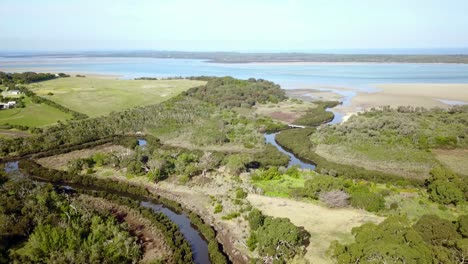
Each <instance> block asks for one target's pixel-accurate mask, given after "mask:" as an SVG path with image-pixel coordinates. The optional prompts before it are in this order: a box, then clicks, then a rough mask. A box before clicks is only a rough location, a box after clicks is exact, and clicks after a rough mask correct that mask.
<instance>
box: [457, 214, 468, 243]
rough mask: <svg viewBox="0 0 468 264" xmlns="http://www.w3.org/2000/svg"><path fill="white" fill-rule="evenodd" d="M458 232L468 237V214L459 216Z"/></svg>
mask: <svg viewBox="0 0 468 264" xmlns="http://www.w3.org/2000/svg"><path fill="white" fill-rule="evenodd" d="M458 232H460V234H461V235H462V236H463V237H467V238H468V215H461V216H460V217H458Z"/></svg>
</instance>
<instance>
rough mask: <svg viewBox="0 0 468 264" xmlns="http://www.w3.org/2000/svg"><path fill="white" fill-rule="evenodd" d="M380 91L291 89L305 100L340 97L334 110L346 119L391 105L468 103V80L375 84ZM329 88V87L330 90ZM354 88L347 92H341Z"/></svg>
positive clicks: (428, 105)
mask: <svg viewBox="0 0 468 264" xmlns="http://www.w3.org/2000/svg"><path fill="white" fill-rule="evenodd" d="M371 86H372V87H374V88H375V89H376V91H362V90H359V89H352V88H349V87H345V88H341V87H331V86H328V87H322V90H319V89H317V87H318V86H314V85H310V86H309V87H310V88H308V89H307V88H302V87H301V88H299V89H287V90H286V91H287V94H288V95H289V96H291V97H294V98H298V99H301V100H304V101H312V102H313V101H320V100H325V101H327V100H336V99H337V98H340V101H341V102H344V103H343V104H342V105H338V106H336V107H334V108H333V112H339V113H342V114H344V117H343V121H342V122H345V121H346V120H348V119H349V118H350V117H351V116H352V115H354V114H356V113H359V112H362V111H367V110H369V109H371V108H378V107H383V106H390V107H393V108H396V107H399V106H413V107H424V108H434V107H440V108H449V107H452V106H454V105H468V84H464V83H458V84H438V83H413V84H411V83H410V84H408V83H406V84H405V83H387V84H372V85H371ZM327 89H329V90H328V91H326V90H327ZM340 91H343V92H351V93H350V94H349V95H347V96H343V94H340V93H339V92H340Z"/></svg>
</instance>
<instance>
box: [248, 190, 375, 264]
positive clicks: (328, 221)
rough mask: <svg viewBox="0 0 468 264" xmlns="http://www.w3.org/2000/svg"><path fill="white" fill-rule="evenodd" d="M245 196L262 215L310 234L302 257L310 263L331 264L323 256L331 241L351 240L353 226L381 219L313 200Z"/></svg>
mask: <svg viewBox="0 0 468 264" xmlns="http://www.w3.org/2000/svg"><path fill="white" fill-rule="evenodd" d="M247 199H248V200H249V202H250V203H251V204H252V206H254V207H257V208H258V209H260V210H261V211H262V212H263V213H264V214H266V215H270V216H274V217H284V218H289V219H290V220H291V222H292V223H293V224H294V225H296V226H302V227H304V228H305V229H306V230H307V231H308V232H309V233H310V235H311V238H310V244H309V246H308V247H307V253H306V254H305V256H304V258H305V259H306V260H308V261H309V262H310V263H333V261H332V260H331V259H330V258H329V257H328V256H327V255H326V250H327V249H328V247H329V245H330V242H332V241H333V240H338V241H340V242H350V241H352V239H353V238H352V235H351V229H352V228H353V227H356V226H360V225H362V224H364V223H366V222H374V223H379V222H381V221H382V220H383V218H382V217H378V216H376V215H373V214H371V213H368V212H366V211H362V210H356V209H350V208H344V209H330V208H326V207H323V206H320V205H316V204H312V203H307V202H299V201H294V200H290V199H285V198H273V197H267V196H262V195H256V194H249V196H248V197H247Z"/></svg>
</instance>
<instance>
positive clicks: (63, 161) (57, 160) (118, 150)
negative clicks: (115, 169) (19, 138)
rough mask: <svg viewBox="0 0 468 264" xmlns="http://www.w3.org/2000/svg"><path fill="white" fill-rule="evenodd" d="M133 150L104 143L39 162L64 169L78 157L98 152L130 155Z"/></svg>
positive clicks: (48, 166)
mask: <svg viewBox="0 0 468 264" xmlns="http://www.w3.org/2000/svg"><path fill="white" fill-rule="evenodd" d="M132 152H133V151H132V150H129V149H127V148H124V147H122V146H119V145H112V144H104V145H101V146H97V147H95V148H92V149H82V150H76V151H72V152H68V153H65V154H60V155H55V156H51V157H45V158H40V159H38V160H37V162H38V163H39V164H41V165H42V166H44V167H46V168H50V169H55V170H63V169H66V168H67V164H68V162H69V161H71V160H74V159H78V158H87V157H91V156H93V155H94V154H96V153H114V154H116V155H129V154H131V153H132Z"/></svg>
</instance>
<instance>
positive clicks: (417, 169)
mask: <svg viewBox="0 0 468 264" xmlns="http://www.w3.org/2000/svg"><path fill="white" fill-rule="evenodd" d="M315 152H316V153H317V154H318V155H320V156H322V157H324V158H325V159H327V160H328V161H332V162H336V163H341V164H347V165H357V166H360V167H363V168H365V169H368V170H376V171H381V172H385V173H391V174H397V175H401V176H404V177H407V178H414V179H421V178H422V179H425V178H427V177H429V171H430V170H431V169H432V166H433V165H434V162H435V160H434V158H433V157H432V155H431V154H430V153H429V152H425V151H419V152H417V151H412V150H410V149H396V148H395V149H390V148H385V147H383V146H381V147H379V146H374V148H373V149H372V150H370V151H369V152H367V153H364V152H358V151H355V150H352V149H350V148H348V147H346V146H343V145H338V144H334V145H325V144H320V145H318V146H317V147H316V149H315Z"/></svg>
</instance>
